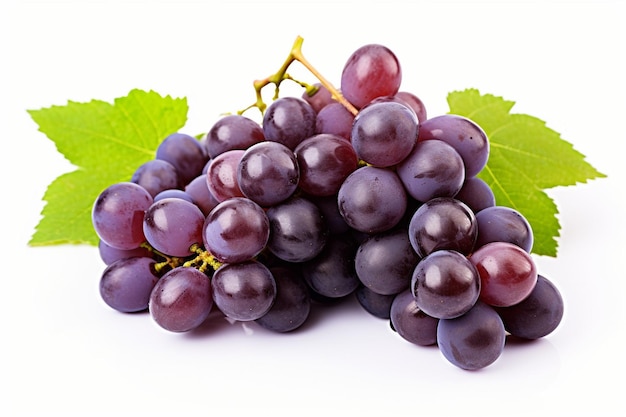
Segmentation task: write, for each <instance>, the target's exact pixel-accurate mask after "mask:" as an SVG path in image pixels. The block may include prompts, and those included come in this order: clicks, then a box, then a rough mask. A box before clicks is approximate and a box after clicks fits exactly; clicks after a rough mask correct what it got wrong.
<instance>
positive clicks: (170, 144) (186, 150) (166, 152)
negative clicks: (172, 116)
mask: <svg viewBox="0 0 626 417" xmlns="http://www.w3.org/2000/svg"><path fill="white" fill-rule="evenodd" d="M156 159H162V160H164V161H167V162H169V163H170V164H172V165H173V166H174V167H175V168H176V172H177V173H178V179H179V181H180V183H181V184H187V183H188V182H189V181H191V180H192V179H194V178H195V177H197V176H198V175H199V174H200V173H201V172H202V168H203V167H204V165H205V164H206V162H207V161H208V159H209V157H208V155H207V154H206V152H205V150H204V147H203V146H202V144H201V143H200V141H198V140H197V139H196V138H194V137H193V136H190V135H187V134H184V133H172V134H171V135H169V136H167V137H166V138H165V139H164V140H163V141H162V142H161V143H160V144H159V146H158V147H157V150H156Z"/></svg>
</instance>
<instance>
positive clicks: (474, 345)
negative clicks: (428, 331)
mask: <svg viewBox="0 0 626 417" xmlns="http://www.w3.org/2000/svg"><path fill="white" fill-rule="evenodd" d="M505 339H506V332H505V330H504V324H503V323H502V320H501V319H500V316H499V315H498V313H496V311H495V310H494V309H493V308H492V307H491V306H489V305H487V304H485V303H483V302H481V301H478V302H477V303H476V304H475V305H474V307H472V308H471V309H470V310H469V311H468V312H467V313H465V314H464V315H462V316H460V317H457V318H454V319H444V320H439V324H438V325H437V344H438V346H439V350H440V351H441V353H442V354H443V356H444V357H445V358H446V359H447V360H448V361H449V362H450V363H452V364H453V365H456V366H458V367H459V368H461V369H465V370H472V371H473V370H478V369H482V368H485V367H487V366H489V365H491V364H493V363H494V362H495V361H496V360H497V359H498V358H499V357H500V356H501V355H502V351H503V350H504V342H505Z"/></svg>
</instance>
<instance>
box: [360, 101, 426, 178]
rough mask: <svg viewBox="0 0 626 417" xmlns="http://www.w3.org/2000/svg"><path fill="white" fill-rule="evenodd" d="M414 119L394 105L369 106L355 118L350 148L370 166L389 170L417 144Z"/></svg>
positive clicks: (412, 115) (403, 109) (401, 106)
mask: <svg viewBox="0 0 626 417" xmlns="http://www.w3.org/2000/svg"><path fill="white" fill-rule="evenodd" d="M417 131H418V127H417V118H416V117H415V114H414V113H413V111H412V110H410V109H409V108H408V107H407V106H405V105H404V104H400V103H394V102H383V103H375V104H371V105H368V106H367V107H366V108H364V109H362V110H361V111H360V112H359V114H357V116H356V117H355V119H354V124H353V125H352V133H351V140H352V146H353V147H354V150H355V151H356V153H357V155H358V157H359V158H360V159H362V160H364V161H365V162H367V163H368V164H370V165H374V166H379V167H390V166H392V165H396V164H398V163H399V162H401V161H402V160H404V159H405V158H406V157H407V156H408V155H409V153H410V152H411V150H413V147H414V146H415V143H416V142H417Z"/></svg>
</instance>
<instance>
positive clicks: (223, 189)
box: [206, 149, 245, 202]
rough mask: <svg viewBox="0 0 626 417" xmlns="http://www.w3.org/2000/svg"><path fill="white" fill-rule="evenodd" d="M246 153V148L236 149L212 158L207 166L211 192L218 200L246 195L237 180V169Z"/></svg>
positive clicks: (207, 179)
mask: <svg viewBox="0 0 626 417" xmlns="http://www.w3.org/2000/svg"><path fill="white" fill-rule="evenodd" d="M244 153H245V151H244V150H241V149H234V150H231V151H226V152H223V153H221V154H219V155H218V156H216V157H215V158H213V159H211V163H210V164H209V166H208V168H207V173H206V181H207V186H208V187H209V192H210V193H211V195H213V197H215V199H216V200H217V201H219V202H222V201H224V200H228V199H229V198H232V197H244V195H243V193H242V192H241V189H240V188H239V183H238V182H237V170H238V167H239V162H240V161H241V158H242V157H243V154H244Z"/></svg>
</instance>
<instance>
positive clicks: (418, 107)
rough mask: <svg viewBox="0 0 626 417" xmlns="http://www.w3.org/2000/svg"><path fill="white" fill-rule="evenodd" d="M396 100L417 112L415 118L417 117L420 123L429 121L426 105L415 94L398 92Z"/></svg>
mask: <svg viewBox="0 0 626 417" xmlns="http://www.w3.org/2000/svg"><path fill="white" fill-rule="evenodd" d="M394 98H395V99H396V100H400V101H402V102H403V103H405V104H406V105H407V106H409V107H410V108H411V109H412V110H413V111H414V112H415V116H416V117H417V121H418V122H419V123H422V122H423V121H425V120H427V112H426V105H425V104H424V102H423V101H422V100H421V99H420V98H419V97H417V96H416V95H415V94H413V93H410V92H408V91H398V92H397V93H396V95H395V96H394Z"/></svg>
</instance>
